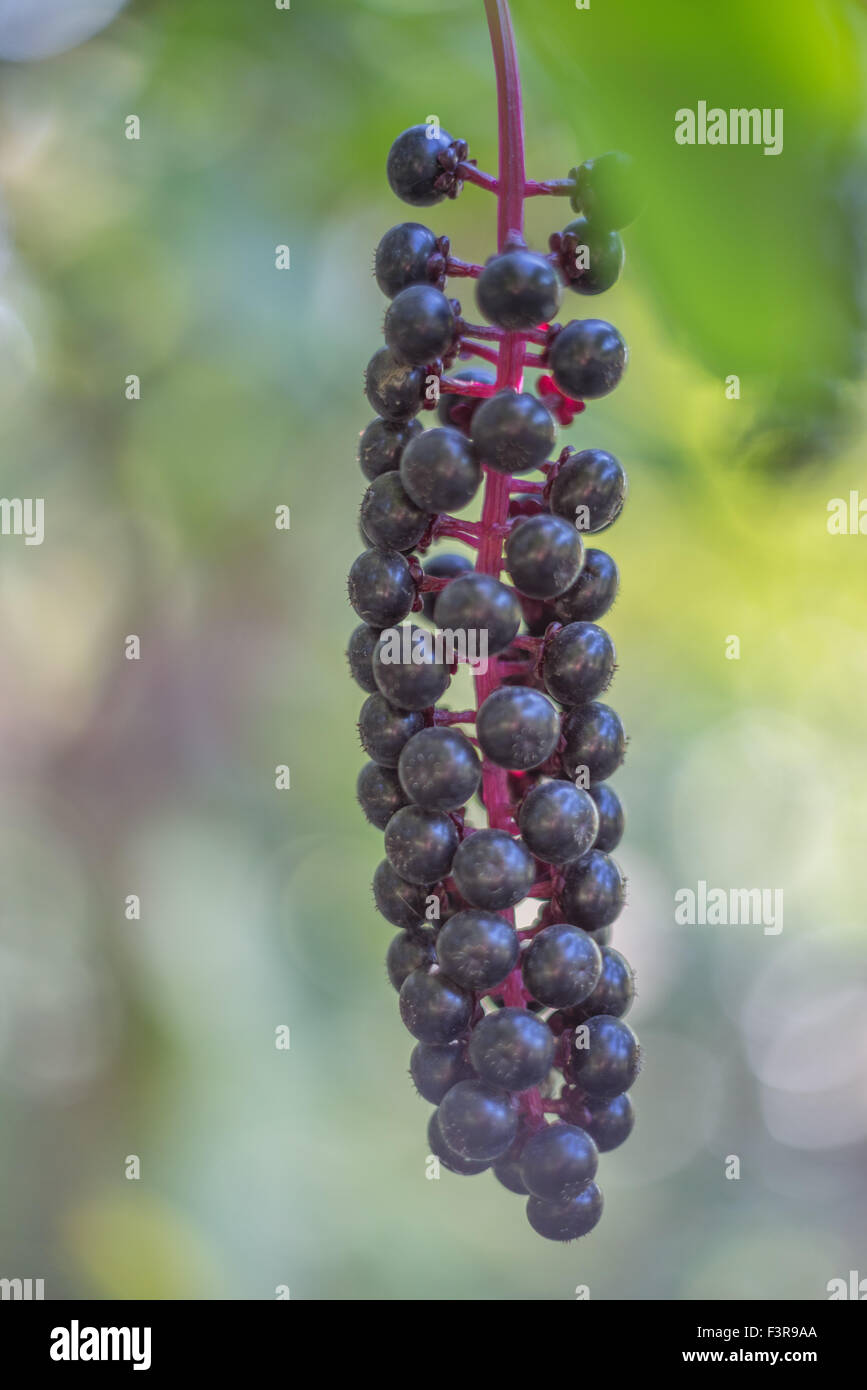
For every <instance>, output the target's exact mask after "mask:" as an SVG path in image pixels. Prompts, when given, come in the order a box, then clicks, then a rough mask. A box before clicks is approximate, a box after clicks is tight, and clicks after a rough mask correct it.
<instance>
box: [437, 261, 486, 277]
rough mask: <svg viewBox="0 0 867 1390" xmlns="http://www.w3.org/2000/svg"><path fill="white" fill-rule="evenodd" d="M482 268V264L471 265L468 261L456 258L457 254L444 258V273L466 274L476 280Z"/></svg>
mask: <svg viewBox="0 0 867 1390" xmlns="http://www.w3.org/2000/svg"><path fill="white" fill-rule="evenodd" d="M484 268H485V267H484V266H483V265H473V264H472V263H471V262H470V261H461V260H458V258H457V256H448V257H447V258H446V275H466V276H469V277H470V278H471V279H473V280H478V278H479V276H480V275H481V273H482V271H483V270H484Z"/></svg>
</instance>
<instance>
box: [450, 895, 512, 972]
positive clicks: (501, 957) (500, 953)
mask: <svg viewBox="0 0 867 1390" xmlns="http://www.w3.org/2000/svg"><path fill="white" fill-rule="evenodd" d="M519 955H520V943H519V941H518V933H517V932H516V931H515V928H514V927H513V926H511V925H510V923H509V922H507V921H506V919H505V918H504V917H499V916H497V914H496V913H493V912H481V911H479V910H478V909H472V908H470V909H468V910H466V911H463V912H456V913H455V914H454V916H453V917H450V918H449V920H448V921H447V922H446V923H445V925H444V926H443V927H441V928H440V932H439V935H438V937H437V960H438V961H439V963H440V966H441V968H442V969H443V970H444V971H445V973H446V974H447V975H448V976H449V978H450V979H452V980H455V981H456V982H457V984H459V985H463V986H464V988H465V989H472V990H476V991H477V992H479V993H486V992H487V991H488V990H489V989H492V988H493V986H494V985H498V984H500V983H501V981H503V980H505V978H506V976H507V975H509V974H510V973H511V971H512V970H514V968H515V966H516V965H517V963H518V957H519Z"/></svg>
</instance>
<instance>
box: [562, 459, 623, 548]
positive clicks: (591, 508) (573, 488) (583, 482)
mask: <svg viewBox="0 0 867 1390" xmlns="http://www.w3.org/2000/svg"><path fill="white" fill-rule="evenodd" d="M625 500H626V474H625V473H624V471H623V465H622V464H621V463H620V461H619V460H618V459H616V458H615V457H614V455H613V454H609V453H606V451H605V450H604V449H582V450H581V452H580V453H579V454H572V455H571V456H570V457H569V458H567V459H566V461H565V463H563V464H561V466H560V468H559V469H558V471H557V476H556V477H555V479H554V481H553V483H552V484H551V496H550V503H551V511H552V512H556V513H557V515H558V516H562V517H564V518H565V520H566V521H571V522H572V523H573V524H574V525H575V526H577V527H578V530H579V531H584V532H596V531H604V530H605V529H606V527H608V526H610V525H611V524H612V522H614V521H616V520H617V518H618V517H619V515H620V513H621V511H622V510H623V503H624V501H625Z"/></svg>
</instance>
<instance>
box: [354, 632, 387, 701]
mask: <svg viewBox="0 0 867 1390" xmlns="http://www.w3.org/2000/svg"><path fill="white" fill-rule="evenodd" d="M379 632H380V630H379V628H378V627H368V625H367V623H359V625H358V627H356V628H354V629H353V631H352V635H351V636H350V638H349V644H348V646H347V648H346V656H347V658H348V660H349V669H350V671H351V673H352V679H353V680H354V681H355V683H356V685H360V686H361V688H362V690H366V691H367V692H368V693H369V694H373V692H374V691H375V690H376V688H377V686H376V681H375V680H374V679H373V649H374V647H375V646H376V644H377V642H378V641H379Z"/></svg>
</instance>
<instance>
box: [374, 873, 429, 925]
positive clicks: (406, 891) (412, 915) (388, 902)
mask: <svg viewBox="0 0 867 1390" xmlns="http://www.w3.org/2000/svg"><path fill="white" fill-rule="evenodd" d="M373 896H374V900H375V902H376V906H377V909H378V911H379V912H381V913H382V915H383V917H384V918H385V919H386V921H387V922H391V923H392V925H393V926H395V927H402V928H403V929H404V931H413V932H417V931H418V930H419V928H420V926H421V924H422V923H423V922H424V920H425V909H426V907H427V896H428V889H427V888H426V887H424V886H421V885H419V884H417V883H407V881H406V879H403V878H401V877H400V875H399V874H396V873H395V871H394V869H393V868H392V867H391V865H390V864H389V862H388V860H387V859H383V860H382V862H381V863H380V864H379V865H378V866H377V870H376V873H375V874H374V875H373Z"/></svg>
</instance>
